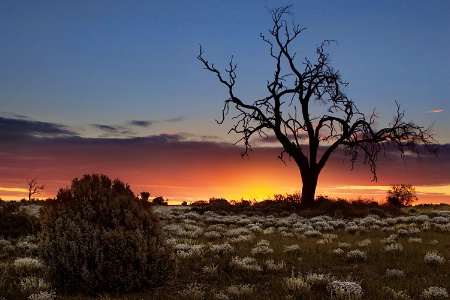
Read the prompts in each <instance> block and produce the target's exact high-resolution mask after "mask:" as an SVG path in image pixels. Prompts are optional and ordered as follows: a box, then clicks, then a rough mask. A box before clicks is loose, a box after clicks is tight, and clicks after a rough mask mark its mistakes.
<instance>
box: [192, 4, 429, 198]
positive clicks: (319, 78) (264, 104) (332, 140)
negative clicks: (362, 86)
mask: <svg viewBox="0 0 450 300" xmlns="http://www.w3.org/2000/svg"><path fill="white" fill-rule="evenodd" d="M290 9H291V6H286V7H280V8H277V9H274V10H270V14H271V16H272V21H273V27H272V28H271V29H270V30H269V35H268V36H265V35H263V34H260V36H261V38H262V40H263V41H264V42H265V43H267V45H268V48H269V54H270V57H271V59H273V60H274V63H275V72H274V75H273V80H272V81H268V82H267V92H268V94H267V96H266V97H264V98H261V99H257V100H253V101H252V102H249V101H245V100H243V99H241V98H239V97H238V95H237V94H236V93H235V84H236V68H237V66H236V64H235V63H234V62H233V57H232V58H231V60H230V63H229V66H228V68H227V69H225V70H224V71H219V70H218V69H216V67H215V66H214V64H213V63H209V62H208V61H207V60H206V59H205V58H204V52H203V48H202V46H200V53H199V55H198V56H197V58H198V59H199V60H200V61H201V62H202V63H203V65H204V67H205V69H206V70H208V71H211V72H212V73H214V74H215V75H216V76H217V77H218V79H219V81H220V82H221V83H222V84H223V85H225V86H226V88H227V91H228V96H229V97H228V99H226V100H225V101H224V106H223V109H222V119H221V120H218V121H217V122H218V123H219V124H222V123H223V122H224V120H225V117H226V116H227V115H228V114H229V113H230V106H232V107H234V108H235V109H236V110H237V114H236V115H235V116H233V117H232V119H233V120H234V121H235V123H234V125H233V127H232V128H231V129H230V131H229V132H235V133H237V134H240V135H242V138H241V139H239V140H238V141H237V142H241V141H243V142H244V144H245V150H244V151H243V153H242V155H243V156H244V155H248V151H249V150H251V140H250V139H251V138H252V137H253V138H254V137H260V138H265V139H269V138H271V137H275V138H276V139H277V140H278V142H279V143H280V144H281V145H282V147H283V151H282V152H281V154H280V156H279V158H280V159H282V160H283V155H284V154H287V155H288V156H289V157H290V158H291V159H293V160H294V161H295V162H296V164H297V165H298V167H299V170H300V174H301V178H302V183H303V187H302V203H303V204H304V205H306V206H309V205H312V204H314V202H315V200H314V197H315V192H316V187H317V182H318V178H319V174H320V172H321V171H322V169H323V167H324V166H325V163H326V162H327V161H328V159H329V158H330V155H331V154H332V153H333V151H335V150H336V149H337V148H338V147H341V148H343V149H344V152H345V154H346V156H348V157H349V158H350V160H351V163H352V167H353V164H354V162H355V161H356V160H357V158H358V157H359V156H360V154H362V155H363V161H364V164H367V165H369V166H370V170H371V172H372V174H373V180H377V173H376V165H377V160H378V154H379V153H380V152H383V153H385V149H386V146H387V145H394V146H395V147H396V148H397V149H398V150H399V151H400V152H401V154H402V156H403V154H405V153H406V152H407V151H408V152H409V151H411V152H414V153H416V154H417V155H419V148H420V147H419V144H424V145H425V148H426V149H427V150H429V151H431V152H435V151H436V147H435V145H436V141H435V140H434V138H433V135H432V134H431V133H430V128H424V127H421V126H417V125H415V124H414V123H412V122H405V121H404V120H403V118H404V111H402V110H401V108H400V105H399V104H398V103H396V106H397V109H396V115H395V116H394V119H393V121H392V122H391V123H390V124H389V126H388V127H386V128H383V129H380V130H376V129H375V126H374V122H375V120H376V119H377V115H376V114H375V112H373V113H372V114H371V115H369V116H368V117H367V116H365V115H364V114H363V113H362V112H360V111H359V110H358V109H357V107H356V106H355V104H354V102H353V101H352V100H350V99H349V98H348V97H347V96H346V95H345V94H344V92H343V89H344V88H345V87H346V86H347V85H348V83H347V82H345V81H343V80H342V78H341V74H340V73H339V71H336V70H334V69H333V67H332V66H331V65H330V58H329V54H328V53H327V52H326V51H325V48H326V47H327V46H329V45H330V44H331V43H333V41H329V40H325V41H323V42H322V43H321V44H320V46H318V47H317V49H316V54H317V57H316V59H315V60H314V61H313V60H309V59H307V58H305V60H304V61H302V62H300V63H299V61H298V59H297V57H298V56H297V53H296V52H292V49H293V48H294V44H293V42H294V40H296V39H297V38H298V37H299V35H300V34H301V33H302V32H303V30H305V28H301V27H299V26H298V25H295V24H293V25H292V27H291V26H288V22H287V21H286V19H285V17H286V16H290V15H292V13H291V12H290ZM314 104H320V105H321V107H324V109H325V113H324V114H323V115H313V112H314V111H315V110H313V109H312V105H314Z"/></svg>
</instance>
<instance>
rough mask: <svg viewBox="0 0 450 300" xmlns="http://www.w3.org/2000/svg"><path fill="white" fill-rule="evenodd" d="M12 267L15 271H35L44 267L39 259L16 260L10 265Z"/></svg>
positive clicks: (21, 258)
mask: <svg viewBox="0 0 450 300" xmlns="http://www.w3.org/2000/svg"><path fill="white" fill-rule="evenodd" d="M12 265H13V266H14V267H15V268H16V269H24V270H36V269H40V268H42V267H43V266H44V265H43V264H42V262H41V261H40V260H39V259H37V258H31V257H19V258H16V259H15V260H14V262H13V263H12Z"/></svg>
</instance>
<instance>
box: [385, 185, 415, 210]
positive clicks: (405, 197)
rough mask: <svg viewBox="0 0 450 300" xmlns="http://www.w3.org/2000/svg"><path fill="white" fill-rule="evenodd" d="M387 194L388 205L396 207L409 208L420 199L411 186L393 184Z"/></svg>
mask: <svg viewBox="0 0 450 300" xmlns="http://www.w3.org/2000/svg"><path fill="white" fill-rule="evenodd" d="M386 193H387V195H386V201H387V203H389V204H391V205H395V206H408V205H411V204H412V203H413V202H414V201H417V200H418V199H419V198H418V197H417V194H416V189H415V188H414V187H413V186H412V185H410V184H393V185H391V187H390V188H389V189H388V190H387V192H386Z"/></svg>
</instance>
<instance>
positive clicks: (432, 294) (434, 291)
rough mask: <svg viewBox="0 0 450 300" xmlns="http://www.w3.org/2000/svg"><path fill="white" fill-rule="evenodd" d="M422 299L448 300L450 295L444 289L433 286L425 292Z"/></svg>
mask: <svg viewBox="0 0 450 300" xmlns="http://www.w3.org/2000/svg"><path fill="white" fill-rule="evenodd" d="M422 297H424V298H425V299H444V298H448V293H447V290H446V289H445V288H443V287H437V286H432V287H429V288H428V289H425V290H423V292H422Z"/></svg>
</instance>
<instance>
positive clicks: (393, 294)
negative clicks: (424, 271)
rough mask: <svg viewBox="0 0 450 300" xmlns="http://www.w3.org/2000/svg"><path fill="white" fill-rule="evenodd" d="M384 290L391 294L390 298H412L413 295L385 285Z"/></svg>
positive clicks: (405, 299)
mask: <svg viewBox="0 0 450 300" xmlns="http://www.w3.org/2000/svg"><path fill="white" fill-rule="evenodd" d="M384 290H385V291H386V292H387V294H389V296H390V298H392V299H399V300H410V299H411V297H410V296H409V295H408V294H407V292H406V291H398V292H397V291H395V290H394V289H391V288H389V287H385V288H384Z"/></svg>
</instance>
